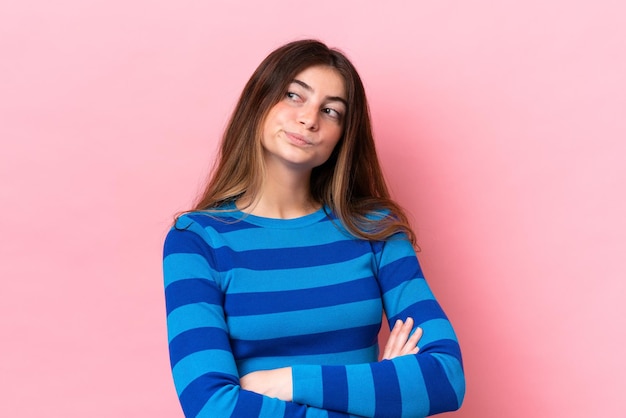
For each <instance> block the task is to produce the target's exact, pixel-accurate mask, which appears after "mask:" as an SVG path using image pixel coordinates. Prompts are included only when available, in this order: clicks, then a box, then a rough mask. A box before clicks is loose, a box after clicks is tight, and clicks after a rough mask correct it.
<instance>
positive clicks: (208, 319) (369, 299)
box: [163, 205, 465, 418]
mask: <svg viewBox="0 0 626 418" xmlns="http://www.w3.org/2000/svg"><path fill="white" fill-rule="evenodd" d="M230 208H231V209H234V205H233V206H231V207H230ZM163 268H164V277H165V298H166V307H167V327H168V340H169V349H170V361H171V366H172V373H173V377H174V383H175V386H176V390H177V393H178V397H179V399H180V402H181V405H182V407H183V410H184V413H185V416H187V417H218V418H222V417H243V418H251V417H269V418H276V417H324V418H326V417H348V416H363V417H422V416H427V415H431V414H436V413H439V412H443V411H450V410H455V409H458V408H459V406H460V404H461V402H462V400H463V396H464V393H465V380H464V375H463V368H462V361H461V353H460V350H459V345H458V342H457V338H456V336H455V333H454V331H453V329H452V326H451V325H450V322H449V321H448V319H447V317H446V315H445V314H444V312H443V311H442V309H441V307H440V306H439V304H438V303H437V301H436V300H435V298H434V297H433V294H432V293H431V291H430V289H429V287H428V285H427V283H426V281H425V280H424V277H423V275H422V272H421V269H420V267H419V264H418V261H417V258H416V256H415V252H414V250H413V248H412V246H411V244H410V243H409V242H408V240H406V239H403V238H402V237H394V238H392V239H390V240H387V241H384V242H375V241H366V240H362V239H357V238H354V237H352V236H350V235H349V234H348V233H347V232H346V231H345V229H343V228H342V227H341V226H340V224H339V221H338V220H337V218H336V217H335V216H334V215H332V214H330V215H329V214H327V209H322V210H319V211H317V212H315V213H313V214H310V215H307V216H304V217H301V218H296V219H287V220H281V219H269V218H261V217H257V216H253V215H246V214H243V213H242V212H239V211H237V210H232V211H227V212H216V213H213V214H212V215H207V214H204V213H191V214H187V215H184V216H182V217H180V218H179V219H178V221H177V223H176V225H175V227H173V228H172V229H171V230H170V232H169V233H168V235H167V238H166V240H165V248H164V260H163ZM383 310H384V312H385V313H386V315H387V317H388V320H389V322H390V324H393V323H394V322H395V320H396V319H403V320H404V319H406V318H407V317H412V318H414V319H415V324H416V327H417V326H419V327H421V328H422V329H423V331H424V335H423V337H422V338H421V340H420V342H419V347H420V352H419V353H418V354H416V355H407V356H402V357H397V358H394V359H392V360H383V361H377V359H378V343H377V335H378V332H379V329H380V325H381V319H382V313H383ZM286 366H291V367H292V378H293V402H284V401H281V400H278V399H274V398H269V397H266V396H262V395H259V394H257V393H254V392H250V391H246V390H243V389H241V388H240V386H239V376H243V375H244V374H246V373H249V372H252V371H255V370H263V369H273V368H279V367H286Z"/></svg>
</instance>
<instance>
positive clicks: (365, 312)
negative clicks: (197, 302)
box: [228, 299, 382, 340]
mask: <svg viewBox="0 0 626 418" xmlns="http://www.w3.org/2000/svg"><path fill="white" fill-rule="evenodd" d="M381 317H382V304H381V301H380V300H379V299H371V300H366V301H361V302H354V303H348V304H345V305H337V306H327V307H324V308H318V309H305V310H300V311H292V312H280V313H273V314H266V315H256V316H252V317H248V316H235V317H229V318H228V326H229V330H230V336H231V337H232V338H238V339H243V340H264V339H271V338H280V337H286V336H290V335H303V334H309V333H313V334H314V333H318V332H324V331H335V330H343V329H346V328H351V327H360V326H365V325H376V326H378V327H380V323H381Z"/></svg>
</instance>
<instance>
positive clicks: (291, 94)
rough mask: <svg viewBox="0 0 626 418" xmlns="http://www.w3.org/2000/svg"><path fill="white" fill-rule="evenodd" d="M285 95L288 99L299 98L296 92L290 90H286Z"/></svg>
mask: <svg viewBox="0 0 626 418" xmlns="http://www.w3.org/2000/svg"><path fill="white" fill-rule="evenodd" d="M285 97H287V98H288V99H290V100H299V99H300V96H298V94H297V93H294V92H292V91H288V92H287V93H286V94H285Z"/></svg>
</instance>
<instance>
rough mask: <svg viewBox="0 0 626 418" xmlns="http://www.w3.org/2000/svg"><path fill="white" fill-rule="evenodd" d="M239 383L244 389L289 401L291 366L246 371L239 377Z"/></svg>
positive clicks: (291, 388) (291, 390) (290, 394)
mask: <svg viewBox="0 0 626 418" xmlns="http://www.w3.org/2000/svg"><path fill="white" fill-rule="evenodd" d="M239 384H240V385H241V387H242V388H243V389H245V390H249V391H251V392H256V393H259V394H261V395H265V396H269V397H270V398H278V399H280V400H282V401H287V402H291V400H292V399H293V386H292V379H291V367H283V368H280V369H272V370H259V371H256V372H252V373H248V374H247V375H245V376H243V377H242V378H241V379H239Z"/></svg>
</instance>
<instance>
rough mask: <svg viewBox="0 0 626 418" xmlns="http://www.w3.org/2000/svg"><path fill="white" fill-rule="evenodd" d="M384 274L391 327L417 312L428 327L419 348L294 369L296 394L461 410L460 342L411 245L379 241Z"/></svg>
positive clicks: (298, 398) (300, 398)
mask: <svg viewBox="0 0 626 418" xmlns="http://www.w3.org/2000/svg"><path fill="white" fill-rule="evenodd" d="M375 253H376V257H377V264H378V276H377V279H378V281H379V284H380V288H381V292H382V296H383V304H384V308H385V312H386V314H387V317H388V320H389V323H390V326H393V325H392V324H393V323H394V322H395V321H397V320H398V319H401V320H402V319H405V318H408V317H411V318H413V319H414V320H415V325H414V328H415V327H419V328H421V329H422V330H423V336H422V337H421V340H420V342H419V353H417V354H408V355H404V356H399V357H395V358H393V359H391V360H382V361H380V362H375V363H369V364H355V365H346V366H320V365H305V366H294V367H293V368H292V378H293V400H294V401H295V402H298V403H303V404H307V405H312V406H316V407H319V408H325V409H331V410H337V411H346V412H348V413H352V414H356V415H361V416H368V417H394V416H398V417H399V416H403V417H424V416H428V415H433V414H436V413H440V412H445V411H451V410H456V409H458V408H459V407H460V405H461V403H462V401H463V397H464V394H465V378H464V373H463V366H462V359H461V352H460V348H459V344H458V341H457V338H456V335H455V333H454V330H453V329H452V325H451V324H450V322H449V321H448V318H447V317H446V315H445V313H444V312H443V310H442V309H441V307H440V306H439V304H438V302H437V301H436V300H435V298H434V296H433V294H432V292H431V290H430V288H429V287H428V284H427V283H426V281H425V280H424V277H423V274H422V271H421V268H420V266H419V263H418V261H417V258H416V256H415V252H414V250H413V248H412V247H411V244H410V243H409V242H408V241H407V240H404V239H400V238H394V239H391V240H389V241H386V242H384V243H380V244H379V245H378V246H375Z"/></svg>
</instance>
